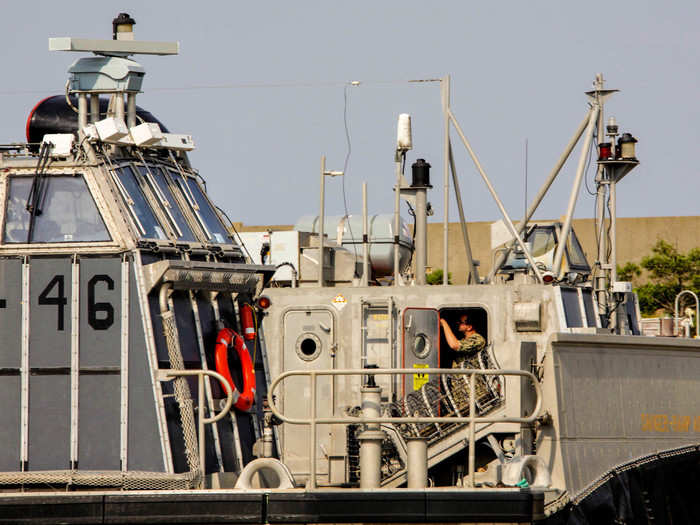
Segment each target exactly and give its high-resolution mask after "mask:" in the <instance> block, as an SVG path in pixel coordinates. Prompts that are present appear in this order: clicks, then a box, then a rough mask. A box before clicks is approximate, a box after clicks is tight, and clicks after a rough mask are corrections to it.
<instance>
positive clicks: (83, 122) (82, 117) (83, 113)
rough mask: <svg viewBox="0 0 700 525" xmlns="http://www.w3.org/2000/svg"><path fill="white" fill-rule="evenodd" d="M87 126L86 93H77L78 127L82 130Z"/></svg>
mask: <svg viewBox="0 0 700 525" xmlns="http://www.w3.org/2000/svg"><path fill="white" fill-rule="evenodd" d="M87 124H88V101H87V93H78V127H79V129H80V130H81V131H82V129H83V128H84V127H85V126H87Z"/></svg>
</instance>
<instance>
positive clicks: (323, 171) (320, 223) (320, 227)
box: [318, 155, 326, 288]
mask: <svg viewBox="0 0 700 525" xmlns="http://www.w3.org/2000/svg"><path fill="white" fill-rule="evenodd" d="M325 185H326V156H325V155H321V210H320V213H319V215H318V286H319V287H320V288H323V235H324V232H323V221H324V220H325V217H324V215H325V210H324V208H325V204H326V203H325V198H326V196H325V189H326V188H325Z"/></svg>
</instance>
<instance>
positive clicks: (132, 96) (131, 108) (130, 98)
mask: <svg viewBox="0 0 700 525" xmlns="http://www.w3.org/2000/svg"><path fill="white" fill-rule="evenodd" d="M135 125H136V93H127V94H126V127H127V128H129V129H131V128H133V127H134V126H135Z"/></svg>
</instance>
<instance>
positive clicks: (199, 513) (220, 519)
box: [0, 14, 700, 523]
mask: <svg viewBox="0 0 700 525" xmlns="http://www.w3.org/2000/svg"><path fill="white" fill-rule="evenodd" d="M132 25H133V20H131V19H130V17H129V16H128V15H124V14H122V15H120V17H118V18H117V19H115V22H114V32H115V35H114V36H115V39H114V40H107V41H101V40H79V39H70V38H61V39H52V40H51V43H50V47H51V49H53V50H62V51H82V52H93V54H94V55H95V56H92V57H88V58H81V59H79V60H78V61H76V62H75V63H74V64H73V65H72V66H71V68H70V70H69V72H70V75H71V76H70V82H69V84H68V86H67V88H66V93H65V95H60V96H57V97H52V98H49V99H47V100H44V101H42V102H41V103H40V104H38V105H37V107H36V108H35V109H34V110H33V111H32V114H31V115H30V120H29V123H28V133H29V134H30V136H28V138H27V142H26V143H18V144H12V145H6V146H2V148H1V150H0V224H1V225H2V239H1V240H0V329H1V330H2V334H3V336H2V339H1V340H0V383H1V385H2V386H1V387H0V403H1V406H2V407H3V410H1V411H0V512H2V515H3V516H5V521H3V522H7V523H14V522H19V521H22V520H24V521H23V522H35V523H41V522H43V521H42V520H43V519H44V518H43V517H42V516H45V515H47V514H50V513H52V512H59V511H58V510H57V509H59V508H60V509H61V510H60V512H62V513H63V514H61V519H63V520H64V521H65V522H66V523H78V522H81V523H92V522H99V523H102V522H107V521H110V522H127V521H128V522H131V523H148V522H150V521H149V520H153V519H155V517H156V516H157V517H158V519H165V520H169V521H172V522H180V521H189V522H197V523H209V522H217V523H256V522H257V523H265V522H269V523H274V522H289V521H293V522H309V523H314V522H319V523H320V522H326V523H328V522H349V521H350V522H373V523H380V522H397V521H398V522H421V523H429V522H435V523H438V522H439V523H444V522H475V521H481V522H486V521H488V522H499V523H523V522H528V523H529V522H534V521H538V520H543V519H546V518H547V517H553V518H552V519H554V518H556V519H559V520H560V521H559V522H562V523H564V522H566V520H567V519H569V517H570V516H581V515H587V514H586V512H593V511H594V510H595V509H599V508H603V507H605V508H606V509H608V510H610V512H612V513H613V514H614V513H615V512H617V513H618V516H619V515H621V514H620V513H624V512H632V511H634V510H635V509H636V507H635V505H636V504H637V503H635V502H637V499H638V496H639V494H641V493H642V492H644V491H647V492H646V493H648V492H649V491H651V490H652V489H651V488H650V487H651V485H650V483H651V481H649V479H647V478H644V476H641V477H640V478H639V479H641V481H639V480H637V481H636V482H635V483H637V485H634V486H633V484H628V485H625V486H626V487H627V488H626V489H625V490H626V491H627V492H625V491H624V490H622V489H619V487H616V488H613V489H611V488H610V481H611V479H615V480H618V481H619V480H621V479H623V478H624V476H628V475H630V474H629V473H630V472H636V471H635V469H637V468H640V466H643V467H644V468H645V469H653V468H659V469H663V468H666V465H667V464H668V461H675V462H681V463H682V462H683V460H684V458H687V459H688V461H687V462H686V463H683V465H684V467H683V468H684V469H685V470H683V472H684V473H685V474H683V475H686V476H688V479H691V478H692V476H693V475H696V474H693V473H695V472H696V470H697V469H696V467H693V465H694V464H695V463H693V462H694V461H696V458H697V456H698V445H699V444H700V443H699V441H700V440H699V439H698V435H699V434H698V433H700V412H698V410H697V399H698V397H700V380H699V379H698V377H700V360H699V358H700V342H699V341H698V340H697V339H691V338H682V337H678V338H668V337H644V336H642V335H640V328H639V327H640V314H639V307H638V303H637V299H636V296H635V294H634V293H633V292H632V291H631V287H630V286H629V283H623V282H618V280H617V276H616V270H615V263H616V261H615V234H614V231H615V230H614V227H615V219H616V212H615V191H616V184H617V183H618V182H619V181H620V180H621V179H622V178H623V177H624V176H625V175H626V174H627V173H629V172H630V171H631V170H632V169H633V168H634V167H635V166H636V165H637V164H638V161H637V159H636V157H635V153H634V147H633V145H634V143H635V142H636V139H634V138H633V137H632V136H631V135H629V134H624V135H622V136H620V137H619V139H618V135H620V134H619V133H618V129H617V123H615V122H614V121H608V123H607V126H606V125H605V124H604V120H603V118H604V117H603V108H604V102H605V99H606V98H607V97H609V96H610V95H612V93H613V92H614V90H608V89H605V88H604V85H603V79H602V75H598V76H597V77H596V81H595V83H594V89H593V90H592V91H590V92H589V93H588V94H587V95H588V101H589V107H590V109H589V110H588V112H587V113H586V116H585V118H584V120H583V121H582V123H581V125H580V126H579V127H578V129H577V131H576V133H575V134H574V137H573V138H572V140H571V141H570V143H569V144H568V145H567V147H566V148H565V151H564V153H563V154H562V157H561V158H560V159H559V161H558V163H557V165H556V166H555V168H554V169H553V171H552V173H551V174H550V177H549V178H548V180H547V183H546V184H545V186H544V187H543V188H542V190H541V191H540V193H539V194H538V195H537V196H536V198H535V200H534V202H533V204H532V206H531V207H530V209H529V210H528V212H527V214H526V217H525V220H524V221H521V223H519V224H518V223H517V222H514V221H512V220H511V218H510V217H509V216H508V214H507V212H506V210H505V208H504V207H503V206H502V204H501V202H500V200H499V199H498V196H497V195H496V192H495V190H494V189H493V186H492V185H491V183H490V181H489V179H488V176H487V175H486V173H485V172H484V170H483V168H482V167H481V166H480V164H479V162H478V159H477V157H476V155H475V153H474V151H473V150H472V148H471V146H470V144H469V142H468V140H467V138H466V136H465V133H464V131H463V130H462V128H461V127H460V125H459V123H458V121H457V119H456V117H455V116H454V114H453V113H452V111H451V109H450V104H449V99H450V87H449V77H445V78H444V79H442V80H441V86H442V93H443V114H444V117H445V159H444V170H443V173H442V175H443V178H444V183H445V184H444V187H445V194H444V198H445V203H446V204H447V202H448V198H449V192H448V188H449V187H450V176H452V186H454V187H456V191H457V195H458V197H459V188H458V184H457V176H456V168H455V164H454V159H453V156H452V145H451V143H450V129H451V128H454V129H455V130H456V131H457V134H458V135H459V138H460V139H461V141H462V142H463V143H464V145H465V146H466V148H467V150H468V152H469V154H470V156H471V157H472V159H473V160H474V162H475V165H476V166H477V170H478V171H479V173H480V175H481V177H482V178H483V180H484V182H485V184H486V186H487V188H488V189H489V191H490V192H491V195H492V196H493V197H494V198H495V199H496V202H497V204H498V205H499V209H500V210H501V212H502V214H503V219H502V220H503V223H502V224H503V230H504V232H505V234H504V237H503V240H502V242H501V243H500V244H501V245H500V247H499V249H498V250H497V251H496V252H495V254H494V263H495V265H494V268H493V270H492V271H491V273H490V274H489V275H481V276H480V275H479V273H478V269H479V266H478V263H477V262H476V261H473V260H472V257H471V250H470V248H469V238H468V235H467V229H466V227H464V228H463V229H462V235H463V241H464V246H465V252H464V257H466V259H467V261H468V265H467V266H468V268H469V269H470V275H469V278H468V282H469V283H470V284H467V285H460V286H453V285H450V284H449V283H448V275H449V273H448V270H449V268H448V264H447V263H448V260H449V254H448V252H447V248H445V256H444V268H443V270H444V281H443V283H442V284H438V285H434V286H431V285H427V284H425V273H426V271H425V270H426V268H425V260H426V258H425V254H426V250H427V246H426V240H425V221H426V220H427V219H426V217H427V214H428V213H429V208H430V206H429V204H428V202H427V200H426V199H427V192H428V190H429V189H430V188H431V187H432V186H431V184H430V165H429V164H428V163H426V162H424V161H420V160H419V161H417V162H416V163H415V164H414V165H413V166H412V168H413V173H412V174H413V179H412V184H409V183H408V181H407V180H406V178H405V177H404V174H403V173H402V168H401V167H402V166H403V165H405V160H406V154H407V152H408V151H410V150H411V148H412V146H413V145H412V140H411V137H410V120H407V118H406V117H407V116H405V115H402V117H401V120H400V129H399V140H398V144H397V149H396V152H395V155H396V173H395V174H394V175H395V181H396V183H395V184H396V185H395V188H394V189H395V190H396V194H397V209H396V210H394V215H393V216H377V217H375V218H373V219H372V221H373V223H372V224H373V226H372V227H370V226H369V218H368V217H367V216H366V212H365V214H364V217H363V219H364V220H363V221H360V220H359V219H358V218H357V217H344V218H339V219H338V218H335V219H329V221H328V222H327V223H325V222H324V220H325V219H324V209H323V198H322V201H321V213H320V220H318V219H316V218H313V217H312V218H306V219H304V220H302V221H300V225H299V231H294V232H269V233H264V234H260V235H257V234H248V235H242V236H233V235H232V231H233V230H232V229H231V227H232V225H231V224H230V223H229V222H228V219H227V218H225V217H224V216H223V214H222V213H221V212H220V210H218V208H216V206H215V205H214V203H212V201H211V200H210V197H209V196H208V195H207V193H206V190H205V186H204V184H203V178H202V177H201V176H200V175H199V173H198V172H197V171H196V170H195V169H194V168H193V167H192V166H191V165H190V163H189V160H188V157H187V152H188V151H190V150H192V149H193V148H194V142H193V139H192V137H190V136H189V135H186V134H177V133H171V132H170V131H168V130H167V129H166V128H165V126H164V125H163V124H162V123H161V122H159V121H158V120H157V119H156V118H155V117H154V116H153V115H151V114H150V113H148V112H147V111H145V110H144V109H142V108H139V107H137V105H136V96H137V93H138V92H140V90H141V87H142V82H143V79H144V74H145V71H144V69H143V68H142V67H141V66H140V65H139V64H138V63H137V62H135V61H134V60H133V59H132V58H131V57H132V56H134V55H137V54H144V53H150V54H160V55H164V54H176V53H177V50H178V48H179V45H178V44H172V43H153V42H150V43H149V42H139V41H134V40H133V34H132V33H131V26H132ZM402 133H403V134H402ZM604 136H607V137H608V138H607V139H605V138H604ZM581 138H582V142H583V146H582V153H581V156H580V158H579V161H578V168H577V173H576V179H575V181H574V184H573V188H572V192H571V198H570V201H569V203H568V206H567V210H566V215H565V216H564V218H563V220H562V222H560V223H551V224H550V223H547V224H542V223H538V224H535V223H532V222H531V221H530V218H531V217H532V215H533V213H534V211H535V209H536V208H537V206H538V204H539V202H540V201H541V200H542V197H543V196H544V194H545V193H546V191H547V189H548V187H549V185H550V184H551V183H552V181H553V180H554V178H555V177H556V176H557V174H558V173H559V171H560V169H561V167H562V165H563V164H564V163H565V162H566V160H567V158H568V156H569V154H570V153H571V152H572V150H573V149H574V146H575V145H576V143H577V142H578V141H579V139H581ZM594 138H595V139H596V140H597V143H598V145H597V146H596V147H594V148H593V150H594V151H596V152H597V159H598V162H597V164H596V165H597V169H598V172H597V177H596V182H597V186H598V199H599V201H598V202H599V206H598V210H597V211H598V217H597V224H598V232H599V245H600V250H599V253H598V254H597V257H596V261H595V263H594V264H593V265H591V264H590V263H589V262H588V261H587V260H586V258H585V256H584V254H583V252H582V250H581V248H580V245H579V243H578V240H577V238H576V235H575V233H574V232H573V230H572V229H571V220H572V218H573V214H574V209H575V204H576V200H577V197H578V192H579V189H580V185H581V181H582V177H583V175H584V171H585V165H586V161H587V158H588V153H589V150H590V146H591V144H592V143H593V140H594ZM605 140H608V142H607V143H605V142H604V141H605ZM322 166H323V167H322V169H321V173H320V177H321V181H323V180H324V177H325V176H329V175H330V176H337V175H340V174H339V173H337V172H329V171H326V170H325V165H322ZM400 199H405V200H407V201H408V202H409V203H411V204H412V206H413V208H412V209H415V220H416V222H415V224H414V231H415V232H416V236H415V240H414V239H412V238H411V236H410V235H409V234H408V233H407V229H406V228H405V225H404V224H403V222H402V221H401V219H400V217H399V213H398V206H399V204H400ZM457 202H458V206H459V211H460V216H461V218H462V223H463V224H464V211H463V209H462V206H461V200H460V199H459V198H458V201H457ZM606 202H607V203H608V205H607V206H606V204H605V203H606ZM445 207H446V208H447V206H445ZM606 212H607V213H609V217H606ZM375 219H376V221H375ZM606 220H607V221H609V222H610V226H611V229H610V231H611V232H612V233H611V234H610V235H608V234H607V231H608V228H607V226H606ZM445 221H446V219H445ZM326 224H328V225H326ZM333 224H337V225H338V227H337V228H336V230H337V231H330V232H329V231H328V230H332V228H333V226H332V225H333ZM348 224H351V225H352V230H354V231H353V232H349V231H346V230H347V228H346V225H348ZM319 230H320V231H319ZM358 230H359V231H358ZM324 232H325V234H324ZM336 233H337V235H336ZM445 236H447V222H445ZM241 238H242V239H243V240H244V241H246V244H247V245H248V247H249V252H248V251H246V250H245V248H244V246H243V243H242V242H241ZM446 240H447V239H446V238H445V241H446ZM283 244H284V245H285V246H286V247H285V248H284V249H283V248H281V246H282V245H283ZM444 245H445V246H448V243H447V242H445V243H444ZM253 246H254V248H252V247H253ZM290 246H292V247H293V249H291V251H289V247H290ZM276 250H282V251H284V253H285V258H286V260H285V261H280V260H279V259H276V256H277V252H276ZM609 253H610V255H608V254H609ZM251 254H252V256H251ZM370 254H373V255H374V259H375V260H374V261H373V260H372V256H371V255H370ZM411 257H412V259H413V265H411V264H410V259H411ZM272 262H274V263H280V262H284V264H281V265H277V264H272ZM465 316H466V320H465ZM441 321H445V324H446V325H447V326H450V327H451V328H450V329H449V330H452V331H454V332H455V333H457V335H460V334H461V332H460V330H462V326H466V324H467V322H468V324H469V325H470V326H471V327H472V328H473V330H475V331H476V332H477V333H478V334H480V335H481V336H483V338H484V340H485V343H486V344H485V346H484V347H483V348H477V349H476V350H475V351H472V352H470V353H468V354H467V355H466V357H465V356H464V355H461V356H458V354H457V353H456V352H455V351H454V350H452V349H451V345H450V339H448V336H447V335H446V331H447V330H448V328H445V327H443V326H441ZM466 333H469V332H466ZM455 348H456V347H455ZM458 357H459V358H458ZM454 363H464V365H463V366H461V367H460V366H455V365H454ZM229 370H230V371H231V372H232V373H231V375H230V376H229ZM231 376H232V377H231ZM251 403H252V407H251V406H250V404H251ZM669 458H670V459H669ZM674 464H675V463H674ZM688 465H690V466H688ZM689 472H690V473H689ZM625 479H626V478H625ZM635 479H636V478H635ZM684 479H685V478H684ZM645 480H646V481H645ZM645 483H646V484H645ZM606 490H613V491H618V492H616V494H618V495H619V494H623V493H624V494H627V496H628V498H627V500H626V501H629V502H630V503H629V504H628V505H627V506H626V507H624V508H623V507H621V506H620V505H621V504H617V503H610V501H607V502H603V503H600V502H595V503H591V501H594V500H595V498H594V497H595V495H596V494H598V495H600V494H602V492H601V491H606ZM654 490H655V491H657V492H654V493H655V494H656V493H658V491H659V490H661V489H659V487H658V486H654ZM620 491H622V492H620ZM630 494H631V495H630ZM591 498H593V499H591ZM602 499H605V498H602ZM623 499H624V498H623ZM640 501H641V500H640ZM686 503H687V505H688V506H687V509H688V512H689V513H692V512H693V509H694V506H693V505H692V504H691V502H689V501H688V502H686ZM586 505H589V507H586ZM606 505H607V507H606ZM644 505H645V507H644V508H645V509H646V510H645V511H644V512H646V514H647V516H653V515H654V513H659V512H667V513H670V514H672V513H674V512H677V508H676V507H675V506H674V504H673V503H663V498H661V499H658V501H657V500H654V501H645V503H644ZM591 509H593V510H591ZM630 509H632V510H630ZM664 509H665V510H664ZM577 513H578V514H577ZM589 515H592V514H589ZM571 519H572V520H573V519H574V518H571ZM81 520H82V521H81ZM129 520H130V521H129ZM571 523H579V522H578V521H571Z"/></svg>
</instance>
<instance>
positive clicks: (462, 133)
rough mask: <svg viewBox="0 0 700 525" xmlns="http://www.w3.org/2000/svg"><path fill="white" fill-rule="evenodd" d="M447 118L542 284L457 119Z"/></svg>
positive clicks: (537, 269)
mask: <svg viewBox="0 0 700 525" xmlns="http://www.w3.org/2000/svg"><path fill="white" fill-rule="evenodd" d="M448 111H449V110H448ZM449 116H450V119H451V120H452V124H454V127H455V129H456V130H457V134H458V135H459V138H460V139H462V142H463V143H464V147H465V148H467V151H468V152H469V156H470V157H471V158H472V161H474V165H475V166H476V169H477V170H479V174H480V175H481V178H482V179H483V181H484V182H485V183H486V187H487V188H488V189H489V192H491V196H492V197H493V200H494V201H496V205H497V206H498V209H499V210H501V215H503V219H504V220H505V222H506V227H507V228H508V229H509V230H510V234H511V235H512V236H513V238H514V239H515V240H516V241H517V243H518V244H519V245H520V248H521V249H522V250H523V253H524V254H525V257H526V258H527V261H528V262H529V263H530V267H531V268H532V271H533V272H534V273H535V276H536V277H537V280H538V281H539V282H540V283H542V282H543V281H542V273H541V272H540V270H539V268H537V265H536V264H535V261H534V260H533V258H532V254H530V250H528V248H527V246H525V243H524V242H523V240H522V239H521V238H520V235H518V233H517V232H516V231H515V226H513V221H511V220H510V217H509V216H508V212H507V211H506V209H505V207H504V206H503V203H502V202H501V199H499V198H498V194H497V193H496V190H495V188H494V187H493V186H492V185H491V181H490V180H489V178H488V177H487V176H486V172H484V169H483V168H482V167H481V164H480V163H479V159H478V158H477V157H476V154H475V153H474V150H472V147H471V145H470V144H469V141H468V140H467V137H466V136H465V135H464V132H463V131H462V128H461V127H460V125H459V122H457V119H456V118H455V116H454V115H453V114H452V111H449Z"/></svg>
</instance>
